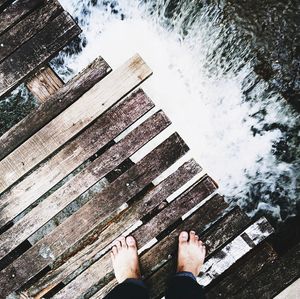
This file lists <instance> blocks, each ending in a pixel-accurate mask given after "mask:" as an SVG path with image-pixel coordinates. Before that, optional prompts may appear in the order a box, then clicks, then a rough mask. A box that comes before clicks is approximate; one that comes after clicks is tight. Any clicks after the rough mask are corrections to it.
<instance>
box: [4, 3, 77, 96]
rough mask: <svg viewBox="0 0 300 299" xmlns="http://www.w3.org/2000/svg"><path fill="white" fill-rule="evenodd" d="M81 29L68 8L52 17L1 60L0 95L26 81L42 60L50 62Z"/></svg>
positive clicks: (43, 62) (42, 62)
mask: <svg viewBox="0 0 300 299" xmlns="http://www.w3.org/2000/svg"><path fill="white" fill-rule="evenodd" d="M29 2H31V0H30V1H29ZM0 26H1V25H0ZM80 32H81V30H80V28H79V27H78V26H77V25H76V24H75V22H74V20H73V19H72V17H71V16H70V15H69V14H68V13H67V12H63V13H61V14H60V15H59V16H57V17H56V18H55V19H54V20H52V21H50V22H49V23H48V24H47V25H46V26H45V27H44V28H43V29H42V30H41V31H39V32H38V33H37V34H36V35H35V36H33V37H32V38H31V39H30V40H29V41H27V42H26V43H24V44H23V45H22V46H21V47H20V48H18V49H17V50H16V51H15V52H13V53H12V54H11V55H10V56H8V57H6V59H5V60H3V61H2V62H1V63H0V97H2V96H3V95H5V94H6V93H8V92H9V91H10V90H11V89H12V88H14V87H15V86H16V85H17V84H19V83H20V82H21V81H24V80H25V79H26V78H27V76H29V75H30V74H32V72H34V71H35V70H37V69H38V68H39V67H40V66H41V65H42V64H45V63H47V62H48V61H49V60H50V59H51V58H52V57H53V56H54V54H56V53H57V52H58V51H59V50H61V49H62V48H63V47H64V46H65V45H66V44H67V43H68V42H69V41H70V40H71V39H72V38H74V37H75V36H77V35H78V34H79V33H80Z"/></svg>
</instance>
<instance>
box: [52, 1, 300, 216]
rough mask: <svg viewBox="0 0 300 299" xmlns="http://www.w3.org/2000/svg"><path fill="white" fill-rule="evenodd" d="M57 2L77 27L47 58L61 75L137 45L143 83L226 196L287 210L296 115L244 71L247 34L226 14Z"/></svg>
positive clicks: (251, 208)
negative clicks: (73, 37) (145, 70)
mask: <svg viewBox="0 0 300 299" xmlns="http://www.w3.org/2000/svg"><path fill="white" fill-rule="evenodd" d="M60 2H61V3H62V5H63V6H64V8H65V9H66V10H68V11H69V12H70V13H71V14H72V16H73V17H74V18H75V19H76V21H77V22H78V24H79V25H80V26H81V28H82V29H83V34H82V35H81V37H80V39H78V40H77V41H75V42H74V43H73V44H72V46H70V47H68V48H67V49H66V50H65V51H64V52H62V53H61V55H59V56H58V57H57V58H56V59H54V60H53V61H52V64H53V66H54V68H55V69H56V71H57V72H59V73H60V75H61V76H62V77H63V78H64V79H65V80H68V79H70V78H71V77H72V76H73V75H74V74H76V73H77V72H79V71H80V70H81V69H82V68H83V67H85V66H86V65H87V64H88V63H90V62H91V61H92V60H93V59H94V58H96V57H97V56H99V55H102V56H103V57H104V58H105V59H106V60H107V61H108V63H109V64H110V65H111V66H112V67H113V68H116V67H117V66H118V65H120V64H122V62H124V61H125V60H127V59H128V58H129V57H130V56H131V55H133V54H134V53H136V52H138V53H140V54H141V56H142V57H143V58H144V59H145V60H146V62H147V63H148V64H149V65H150V67H151V68H152V69H153V71H154V76H152V77H151V78H150V79H149V80H147V82H145V84H144V90H145V91H146V92H147V93H148V94H149V95H150V97H151V98H152V99H153V100H154V102H155V103H156V104H157V105H158V106H159V107H161V108H162V109H163V110H164V111H165V112H166V114H167V115H168V116H169V117H170V118H171V120H172V122H173V123H174V125H175V127H176V129H177V131H178V132H179V133H180V134H181V135H182V137H183V138H184V139H185V140H186V142H187V143H188V144H189V146H190V147H191V149H192V151H193V156H194V157H195V158H196V159H197V160H198V161H199V163H200V164H201V165H202V166H203V167H204V168H205V169H206V170H207V172H208V173H209V174H210V175H211V176H212V177H213V178H215V179H216V180H218V182H219V185H220V188H221V192H223V193H224V194H225V195H226V196H227V199H228V201H232V202H235V203H238V204H239V205H240V206H241V207H243V208H244V209H245V210H246V211H247V212H248V213H249V214H250V215H254V214H255V213H257V212H259V211H264V212H267V213H269V214H271V215H273V216H274V217H275V218H277V219H278V220H281V219H285V218H286V217H287V216H291V215H293V214H294V212H295V206H296V202H297V191H298V190H297V182H298V179H299V168H300V167H299V158H298V157H299V150H298V148H297V142H298V141H299V139H298V138H299V135H298V129H297V128H299V116H298V115H297V114H296V113H295V112H293V110H292V109H291V108H290V107H289V106H288V105H287V104H286V102H285V100H284V99H282V98H281V97H280V96H279V95H278V94H276V93H274V92H272V91H271V89H270V86H269V84H268V83H267V82H263V81H262V80H260V79H259V78H258V77H257V75H256V74H255V73H254V71H253V68H254V64H255V55H254V53H253V49H252V48H251V44H252V42H253V40H250V39H251V38H252V39H254V38H255V37H251V35H250V36H248V35H247V36H246V37H245V36H244V35H243V34H242V32H241V31H240V30H239V28H238V26H237V25H236V24H235V23H234V22H232V21H230V22H229V21H228V20H226V18H225V17H224V14H223V8H224V7H223V4H222V2H220V3H218V4H216V3H215V4H207V3H206V2H201V1H170V0H165V1H162V0H159V1H137V0H130V1H129V0H119V1H112V0H110V1H109V0H105V1H96V0H83V1H78V0H61V1H60ZM282 144H285V145H286V144H288V146H289V148H288V149H281V148H280V145H282ZM284 151H288V152H289V155H288V156H289V159H288V158H287V155H286V154H287V153H286V152H284Z"/></svg>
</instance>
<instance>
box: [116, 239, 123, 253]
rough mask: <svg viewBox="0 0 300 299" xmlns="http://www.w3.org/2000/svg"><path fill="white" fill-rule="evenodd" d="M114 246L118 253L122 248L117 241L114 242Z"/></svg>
mask: <svg viewBox="0 0 300 299" xmlns="http://www.w3.org/2000/svg"><path fill="white" fill-rule="evenodd" d="M115 246H116V247H117V249H118V251H120V250H121V248H122V246H121V242H120V241H119V240H116V243H115Z"/></svg>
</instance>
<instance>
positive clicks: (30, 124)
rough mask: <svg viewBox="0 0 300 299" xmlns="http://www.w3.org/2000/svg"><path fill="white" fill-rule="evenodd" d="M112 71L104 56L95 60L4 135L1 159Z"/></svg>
mask: <svg viewBox="0 0 300 299" xmlns="http://www.w3.org/2000/svg"><path fill="white" fill-rule="evenodd" d="M110 71H111V68H110V67H109V65H108V64H107V63H106V61H105V60H104V59H103V58H102V57H98V58H97V59H95V60H94V61H93V62H92V63H91V64H90V65H89V66H87V67H86V68H85V69H84V70H83V71H82V72H80V73H79V74H78V75H76V76H75V77H74V78H73V79H71V80H70V81H69V82H68V83H67V84H65V85H64V86H63V87H62V88H60V89H59V90H58V91H57V92H56V93H55V94H53V95H52V96H51V97H50V98H48V99H47V102H46V103H43V104H41V105H40V106H39V107H38V108H37V109H35V111H33V112H32V113H30V114H29V115H28V116H27V117H25V118H24V119H22V120H21V121H20V122H19V123H17V124H16V125H15V126H14V127H12V128H11V129H10V130H9V131H8V132H6V133H5V134H4V135H2V136H1V137H0V148H1V150H0V160H2V159H3V158H4V157H5V156H7V155H8V154H9V153H10V152H12V151H13V150H14V149H16V148H17V147H18V146H19V145H20V144H21V143H23V142H24V141H25V140H26V139H28V138H29V137H30V136H31V135H33V134H34V133H36V132H37V131H38V130H39V129H41V128H42V127H43V126H44V125H46V124H47V123H48V122H49V121H50V120H52V119H53V118H55V117H56V116H57V115H58V114H59V113H61V112H62V111H63V110H65V109H66V108H67V107H68V106H70V105H71V104H72V103H74V102H75V101H76V100H78V98H80V97H81V96H82V95H83V94H84V93H85V92H87V91H88V90H89V89H90V88H92V87H93V86H94V85H95V84H96V83H97V82H98V81H100V80H101V79H103V78H104V77H105V76H106V75H107V74H109V73H110Z"/></svg>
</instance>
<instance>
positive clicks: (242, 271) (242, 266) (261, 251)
mask: <svg viewBox="0 0 300 299" xmlns="http://www.w3.org/2000/svg"><path fill="white" fill-rule="evenodd" d="M276 259H277V254H276V253H275V251H274V250H273V248H272V247H271V246H270V245H269V244H268V243H267V242H263V243H261V244H260V245H258V246H257V247H256V248H255V249H253V250H251V251H250V252H249V253H248V254H246V255H245V256H244V257H243V258H241V259H240V260H239V261H238V262H237V263H236V264H235V265H234V266H233V268H234V269H229V270H228V271H225V272H224V273H223V274H222V275H221V277H220V279H217V280H216V282H212V283H211V284H210V285H208V287H207V288H206V290H205V293H206V297H207V298H208V299H214V298H229V297H230V296H232V295H234V294H237V293H239V290H241V289H244V288H245V286H246V285H247V283H248V282H249V281H251V280H252V279H253V278H254V277H256V276H257V275H259V272H260V271H261V269H262V268H263V267H264V266H265V265H267V264H269V263H272V262H273V261H275V260H276Z"/></svg>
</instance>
